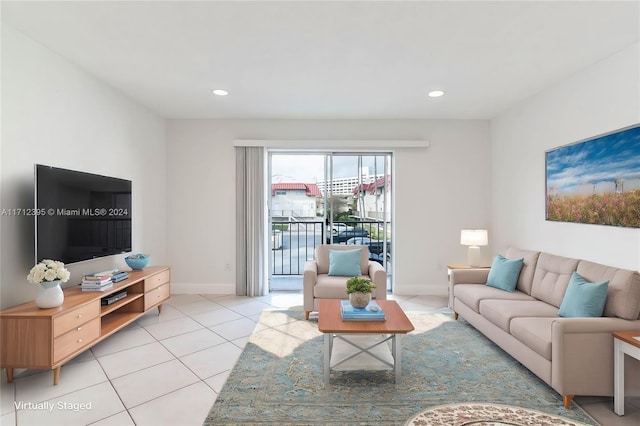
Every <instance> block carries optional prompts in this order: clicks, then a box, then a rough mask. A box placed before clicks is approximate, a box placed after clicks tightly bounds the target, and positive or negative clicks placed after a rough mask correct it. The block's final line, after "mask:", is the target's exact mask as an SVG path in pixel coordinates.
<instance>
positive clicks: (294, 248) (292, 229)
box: [271, 220, 391, 275]
mask: <svg viewBox="0 0 640 426" xmlns="http://www.w3.org/2000/svg"><path fill="white" fill-rule="evenodd" d="M383 231H384V223H383V222H381V221H375V220H362V221H355V222H333V226H332V227H331V229H329V227H328V226H327V225H325V223H324V222H323V221H311V222H307V221H305V222H298V221H283V222H280V221H279V222H274V223H273V226H272V230H271V249H272V252H273V256H272V264H271V273H272V275H302V274H303V271H304V264H305V262H306V261H307V260H312V259H313V257H314V252H315V249H316V247H317V246H318V245H320V244H324V243H329V242H333V243H334V244H347V243H355V244H363V245H367V246H369V258H370V259H371V260H374V261H376V262H378V263H381V264H382V265H383V266H385V267H387V265H388V263H389V261H390V259H391V244H390V242H389V234H387V237H388V238H387V243H386V244H385V243H384V242H383V235H384V232H383ZM352 238H354V240H352Z"/></svg>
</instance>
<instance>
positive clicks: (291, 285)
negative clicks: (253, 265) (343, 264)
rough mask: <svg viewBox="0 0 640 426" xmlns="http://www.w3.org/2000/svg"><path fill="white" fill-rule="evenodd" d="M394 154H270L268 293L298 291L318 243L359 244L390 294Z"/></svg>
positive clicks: (391, 280) (391, 278)
mask: <svg viewBox="0 0 640 426" xmlns="http://www.w3.org/2000/svg"><path fill="white" fill-rule="evenodd" d="M392 175H393V171H392V154H391V153H372V152H349V153H346V152H270V154H269V176H270V182H269V185H270V199H269V223H270V227H269V229H270V234H271V235H270V237H271V247H270V249H271V250H270V253H269V255H270V257H269V259H270V261H269V267H270V277H271V279H270V289H271V290H301V289H302V277H301V276H302V273H303V270H304V263H305V262H306V260H310V259H313V255H314V250H315V247H316V246H317V245H318V244H323V243H333V244H347V245H349V244H358V245H366V246H368V248H369V258H370V260H372V261H375V262H378V263H380V264H382V265H383V266H384V267H385V268H386V270H387V276H388V281H387V288H388V290H389V291H391V290H392V283H393V273H392V272H393V270H392V265H393V262H392V247H393V244H392V217H393V214H392V213H393V205H392V200H393V197H392V185H391V182H392Z"/></svg>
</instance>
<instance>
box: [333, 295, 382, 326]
mask: <svg viewBox="0 0 640 426" xmlns="http://www.w3.org/2000/svg"><path fill="white" fill-rule="evenodd" d="M340 313H341V315H342V321H384V320H385V315H384V311H383V310H382V308H381V307H380V306H379V305H378V304H377V303H376V301H375V300H372V301H371V302H369V304H368V305H367V307H366V308H364V309H357V308H354V307H353V306H351V302H349V301H348V300H342V301H341V305H340Z"/></svg>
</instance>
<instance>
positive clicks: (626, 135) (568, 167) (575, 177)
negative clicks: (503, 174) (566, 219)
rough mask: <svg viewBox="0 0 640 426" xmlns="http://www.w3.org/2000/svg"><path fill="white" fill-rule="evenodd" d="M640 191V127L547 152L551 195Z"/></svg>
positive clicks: (548, 185)
mask: <svg viewBox="0 0 640 426" xmlns="http://www.w3.org/2000/svg"><path fill="white" fill-rule="evenodd" d="M616 179H624V190H625V192H626V191H629V190H633V189H638V188H640V126H636V127H633V128H631V129H627V130H624V131H621V132H617V133H613V134H610V135H606V136H602V137H599V138H595V139H592V140H589V141H585V142H581V143H577V144H573V145H569V146H565V147H562V148H558V149H555V150H553V151H549V152H547V194H552V193H555V194H560V195H570V194H587V193H589V194H590V193H592V192H593V191H594V189H595V191H596V192H597V193H607V192H613V191H615V180H616Z"/></svg>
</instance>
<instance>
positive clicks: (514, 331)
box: [510, 317, 557, 361]
mask: <svg viewBox="0 0 640 426" xmlns="http://www.w3.org/2000/svg"><path fill="white" fill-rule="evenodd" d="M554 321H557V318H528V317H520V318H514V319H512V320H511V327H510V328H511V335H512V336H513V337H515V338H516V339H518V340H519V341H520V342H522V343H524V344H525V345H527V347H529V348H530V349H531V350H533V351H535V352H536V353H537V354H539V355H540V356H543V357H544V358H545V359H548V360H549V361H551V326H552V324H553V322H554Z"/></svg>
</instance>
